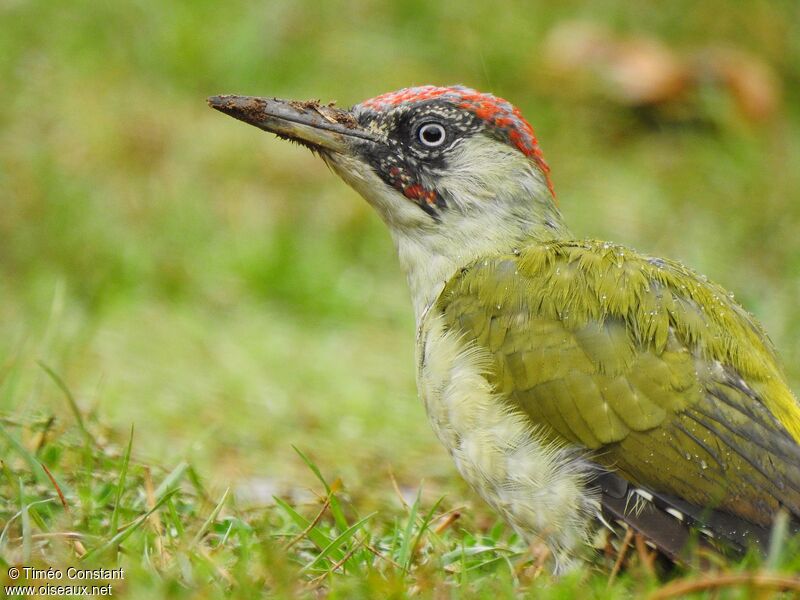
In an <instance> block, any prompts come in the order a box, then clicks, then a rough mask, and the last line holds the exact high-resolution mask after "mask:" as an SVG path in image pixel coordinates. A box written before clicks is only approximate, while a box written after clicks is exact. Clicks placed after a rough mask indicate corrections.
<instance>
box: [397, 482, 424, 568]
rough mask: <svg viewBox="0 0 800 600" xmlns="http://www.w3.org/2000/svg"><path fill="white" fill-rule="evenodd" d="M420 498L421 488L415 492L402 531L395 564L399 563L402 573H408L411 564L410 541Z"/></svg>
mask: <svg viewBox="0 0 800 600" xmlns="http://www.w3.org/2000/svg"><path fill="white" fill-rule="evenodd" d="M421 497H422V486H420V488H419V489H418V490H417V497H416V499H415V500H414V504H412V505H411V508H410V509H409V513H408V521H407V522H406V527H405V530H404V531H403V543H402V544H401V546H400V556H399V557H398V560H397V562H398V563H400V566H401V567H402V568H403V572H404V573H406V572H408V568H409V566H410V564H409V563H410V562H411V549H412V539H413V535H412V533H413V531H414V525H415V524H416V520H417V512H418V511H419V503H420V500H421Z"/></svg>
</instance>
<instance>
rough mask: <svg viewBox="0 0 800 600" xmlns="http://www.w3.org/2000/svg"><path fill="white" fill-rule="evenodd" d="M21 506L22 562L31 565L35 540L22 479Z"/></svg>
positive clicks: (20, 489) (20, 488) (20, 490)
mask: <svg viewBox="0 0 800 600" xmlns="http://www.w3.org/2000/svg"><path fill="white" fill-rule="evenodd" d="M19 505H20V514H21V518H22V562H23V563H25V564H29V563H30V562H31V549H32V548H33V542H32V540H33V538H32V537H31V536H32V532H31V519H30V515H29V514H28V505H27V504H26V503H25V488H24V486H23V484H22V478H21V477H20V479H19Z"/></svg>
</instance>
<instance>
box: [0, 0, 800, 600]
mask: <svg viewBox="0 0 800 600" xmlns="http://www.w3.org/2000/svg"><path fill="white" fill-rule="evenodd" d="M576 18H578V19H586V20H590V21H593V22H597V23H601V24H605V25H608V26H610V27H612V28H613V29H614V30H615V31H618V32H620V33H621V34H642V35H652V36H655V37H658V38H659V39H663V40H665V41H666V42H667V43H668V44H669V45H670V47H672V48H674V49H676V50H677V51H679V52H683V51H685V52H690V51H691V50H692V48H696V47H700V46H703V45H705V44H708V43H711V42H713V43H721V44H727V45H731V46H734V47H736V48H740V49H743V50H747V51H750V52H752V53H754V54H756V55H757V56H759V57H760V58H762V59H763V60H765V61H766V62H767V63H768V64H770V65H771V66H772V67H773V68H774V69H775V72H776V74H777V77H778V79H779V80H780V81H781V83H782V87H783V94H784V98H783V104H782V108H781V109H780V111H779V113H778V115H777V116H776V118H775V119H774V120H773V121H771V122H766V123H760V124H752V123H748V122H745V121H743V120H742V119H741V118H740V116H739V115H737V113H736V111H735V110H734V109H733V108H732V107H731V106H730V102H729V99H727V98H726V97H725V95H724V94H722V93H719V92H718V91H714V90H713V89H712V90H709V91H708V92H707V93H706V94H705V95H704V96H703V98H702V101H701V102H700V103H699V104H698V105H696V106H694V107H693V110H694V111H695V113H694V116H695V117H696V119H695V121H693V122H692V123H688V124H687V123H682V124H681V123H678V124H676V123H671V122H668V121H664V120H658V121H656V122H655V123H653V122H651V121H646V120H643V119H641V118H640V116H638V115H637V114H636V113H635V112H634V111H631V110H629V109H628V108H626V107H623V106H619V105H617V104H615V103H613V102H611V101H609V100H608V99H607V98H603V97H598V96H594V95H591V94H587V93H584V92H582V91H581V90H574V89H570V88H568V87H567V86H563V85H560V84H559V83H558V81H557V80H556V79H555V78H554V76H553V75H552V73H551V72H550V70H549V69H548V65H547V63H546V62H545V60H544V59H543V53H542V52H541V48H542V44H543V38H544V36H545V35H546V33H547V32H548V31H550V29H551V28H552V27H553V26H555V25H556V24H558V23H560V22H562V21H564V20H566V19H576ZM0 22H2V23H3V24H4V25H6V26H5V27H3V35H1V36H0V77H2V79H1V80H2V81H3V89H4V92H5V94H4V107H3V110H2V111H0V206H2V210H0V298H1V299H2V300H0V425H1V426H2V428H1V429H0V460H2V461H3V467H2V469H3V473H2V474H0V531H2V530H4V529H5V534H4V535H3V538H2V544H0V557H2V561H4V564H8V565H10V564H15V563H17V562H20V561H21V560H23V559H24V560H28V559H29V560H30V561H31V564H35V565H40V566H46V565H52V564H53V562H55V563H57V564H60V565H67V564H77V563H78V561H80V560H81V559H80V557H81V556H85V555H86V554H89V553H92V552H93V554H90V555H89V557H88V558H84V559H83V562H82V563H81V564H92V565H96V566H98V567H110V566H113V565H116V564H122V565H124V567H125V569H126V573H127V576H126V579H125V582H124V584H123V585H121V586H119V587H118V588H117V587H115V594H117V595H123V594H125V595H126V596H128V597H136V596H141V597H147V598H153V597H156V598H157V597H173V596H176V597H179V596H184V597H204V596H222V595H224V594H225V593H226V592H231V593H232V591H233V590H235V593H236V595H237V596H241V597H247V596H248V595H251V596H257V595H259V594H261V593H263V592H264V590H270V591H272V593H273V594H274V595H276V596H287V597H289V596H292V595H295V594H299V595H302V594H306V595H314V594H315V593H316V592H315V591H314V590H315V589H322V590H326V591H328V592H329V593H330V594H331V595H336V594H338V595H339V596H341V597H353V596H357V595H359V594H360V595H362V596H375V595H392V594H394V595H396V596H401V597H402V596H406V595H409V594H411V593H412V592H416V593H417V595H420V596H423V597H424V596H431V595H437V594H438V595H447V594H449V593H450V592H451V591H452V590H455V589H457V586H458V585H461V586H463V587H462V589H463V590H464V593H465V594H467V593H468V592H472V593H473V594H474V595H481V594H483V595H487V596H488V595H490V594H491V595H500V596H501V597H504V596H510V595H513V594H514V593H515V590H516V591H517V592H519V591H520V590H535V592H536V594H537V595H541V596H542V597H547V595H549V596H550V597H571V595H572V594H575V593H577V592H578V591H579V592H581V593H582V594H583V595H589V594H594V595H595V596H596V597H626V596H628V597H641V595H643V594H647V593H649V592H651V591H655V590H656V589H657V588H658V587H659V586H660V585H661V584H662V583H663V582H662V581H660V580H657V579H656V578H654V577H653V576H652V575H650V574H649V573H648V572H647V569H646V566H644V565H638V566H637V561H638V555H637V554H636V553H635V552H632V553H631V556H632V561H633V564H631V565H630V567H629V568H627V569H625V570H623V572H622V573H621V574H620V576H619V577H618V578H617V579H616V580H615V582H614V583H613V584H612V586H611V587H610V588H608V587H607V585H608V580H609V576H610V572H611V570H612V568H613V561H611V562H612V564H608V560H607V559H605V558H604V557H600V558H598V559H597V560H596V561H594V562H592V563H591V564H590V566H587V567H586V569H585V570H584V571H582V572H580V573H578V574H577V575H576V576H575V577H573V578H567V579H566V580H559V581H556V580H553V579H552V578H551V577H549V576H548V575H547V574H545V573H542V574H538V575H536V573H535V570H536V569H535V564H532V563H531V561H532V560H535V559H533V558H532V557H531V555H530V554H529V553H527V551H526V549H525V548H523V547H522V546H521V544H520V543H519V542H518V541H517V540H516V539H515V538H514V537H513V536H512V535H511V533H510V532H509V531H507V530H505V529H504V528H503V526H502V525H501V524H498V523H497V520H496V519H495V517H494V515H493V514H492V513H491V511H489V510H488V509H487V508H486V507H485V506H484V505H483V504H482V503H481V502H480V501H478V500H477V499H476V498H475V497H474V496H473V495H472V494H471V492H470V491H469V490H468V489H467V487H466V486H465V484H464V483H463V482H462V481H461V480H460V479H459V478H458V476H457V474H456V472H455V469H454V468H453V466H452V464H451V462H450V459H449V457H448V456H447V455H446V453H445V452H444V450H442V449H441V448H440V447H439V445H438V443H437V442H436V440H435V439H434V438H433V435H432V433H431V432H430V430H429V427H428V425H427V423H426V418H425V415H424V411H423V409H422V407H421V406H420V404H419V402H418V401H417V399H416V392H415V384H414V371H413V336H414V331H413V322H412V316H411V309H410V305H409V302H408V293H407V290H406V289H405V283H404V281H403V278H402V275H401V273H400V272H399V269H398V267H397V264H396V259H395V257H394V251H393V249H392V247H391V243H390V241H389V239H388V235H387V234H386V232H385V230H384V228H383V226H382V224H381V223H380V222H378V220H377V218H376V217H375V216H374V215H373V214H372V213H371V212H370V210H369V208H368V207H367V206H366V205H365V203H363V202H362V201H361V200H360V199H359V198H357V197H356V196H355V194H353V193H352V192H350V191H349V190H348V189H347V188H346V187H345V186H344V185H342V184H341V183H340V182H338V181H336V180H335V178H334V177H333V176H332V175H331V174H330V173H329V172H327V170H326V169H324V168H323V167H322V166H321V165H320V164H319V163H318V161H317V160H315V159H314V157H312V156H311V155H310V154H308V153H307V152H305V151H304V150H303V149H301V148H297V147H293V146H290V145H286V144H284V143H281V142H280V141H278V140H274V139H272V138H271V137H270V136H267V135H264V134H261V133H260V132H258V131H256V130H255V129H253V128H247V127H245V126H244V125H240V124H237V123H235V122H233V121H231V120H230V119H227V118H225V117H224V116H222V115H219V114H217V113H215V112H213V111H211V110H209V109H208V108H207V107H206V105H205V101H204V99H205V97H206V96H208V95H212V94H217V93H226V92H230V93H252V94H262V95H272V94H275V95H279V96H284V97H297V98H309V97H321V98H322V99H323V100H328V99H333V98H335V99H338V100H339V101H340V103H341V104H349V103H353V102H357V101H360V100H362V99H363V98H366V97H369V96H373V95H375V94H377V93H380V92H383V91H387V90H391V89H395V88H398V87H401V86H406V85H411V84H419V83H428V82H435V83H453V82H461V83H465V84H468V85H473V86H475V87H478V88H481V89H486V90H491V91H494V92H496V93H498V94H501V95H503V96H505V97H507V98H509V99H510V100H512V101H513V102H515V103H516V104H518V105H519V106H520V108H521V109H522V110H523V112H524V114H526V115H527V116H528V117H529V119H530V120H531V122H532V123H533V125H534V126H535V128H536V131H537V134H538V136H539V138H540V141H541V143H542V146H543V149H544V151H545V154H546V156H547V158H548V161H549V162H550V164H551V166H552V167H553V175H554V181H555V185H556V188H557V190H558V193H559V199H560V205H561V208H562V210H563V212H564V213H565V217H566V219H567V221H568V222H569V223H570V224H571V226H572V227H573V229H574V231H575V232H576V233H577V235H579V236H581V237H583V236H592V237H598V238H603V239H610V240H614V241H617V242H621V243H625V244H628V245H631V246H634V247H636V248H638V249H640V250H642V251H646V252H649V253H653V254H656V255H663V256H668V257H671V258H677V259H680V260H683V261H685V262H686V263H688V264H689V265H691V266H693V267H695V268H697V269H698V270H700V271H701V272H704V273H706V274H707V275H708V276H709V277H710V278H712V279H714V280H716V281H719V282H720V283H722V284H724V285H725V286H726V287H727V288H728V289H731V290H733V291H735V292H736V294H737V298H738V299H739V300H740V301H741V302H742V303H743V304H744V305H745V306H746V307H747V308H748V309H749V310H751V311H752V312H754V313H755V314H756V315H757V316H758V317H759V319H761V320H762V321H763V322H764V324H765V326H766V328H767V330H768V331H769V332H770V334H771V335H772V337H773V340H774V342H775V344H776V346H777V347H778V349H779V351H780V353H781V355H782V356H783V358H784V362H785V365H786V370H787V373H788V376H789V378H790V380H791V381H792V382H793V384H794V387H795V389H798V385H797V383H798V382H800V319H798V318H797V307H796V298H797V297H798V294H799V293H800V283H799V282H800V279H799V278H798V273H800V245H798V243H797V241H796V232H797V231H798V230H799V229H800V203H798V202H797V198H800V172H798V170H797V169H796V168H794V167H795V166H796V165H797V164H800V101H799V100H800V93H799V92H800V86H799V85H798V84H799V83H800V44H798V42H797V36H795V35H793V32H794V31H796V30H797V27H798V25H800V13H798V10H797V7H796V6H795V4H794V3H792V2H788V1H787V2H775V1H772V0H754V1H753V2H748V3H746V4H742V5H741V6H739V5H736V6H732V5H730V3H726V2H722V1H721V0H709V1H707V2H703V3H701V4H698V3H696V2H689V1H688V0H686V1H683V0H681V1H678V2H671V3H669V5H668V6H664V7H660V9H659V10H658V11H652V10H642V9H641V8H639V4H637V3H633V2H625V1H622V0H615V1H613V2H603V3H597V2H579V1H571V2H563V3H557V6H556V5H555V4H554V3H551V2H532V3H529V2H516V1H510V2H507V3H501V4H500V5H498V4H497V3H481V2H462V3H460V4H459V8H458V10H453V8H452V7H448V6H447V5H446V4H445V3H439V4H437V3H424V2H416V1H413V0H404V1H402V2H392V3H372V2H368V1H361V0H358V1H355V2H343V1H342V2H337V1H334V2H327V3H314V2H310V1H300V2H287V1H279V0H276V1H271V2H268V3H260V2H251V1H249V0H235V1H232V2H228V3H226V4H225V8H224V10H223V8H222V5H221V4H219V3H216V2H211V1H208V0H193V1H191V2H189V1H188V0H186V1H181V0H179V1H176V2H170V3H161V2H155V1H154V0H127V1H123V2H113V3H97V2H89V1H86V0H78V1H76V2H71V3H69V5H67V4H63V3H53V2H44V1H40V0H14V1H9V2H4V3H0ZM132 425H133V429H134V433H133V435H132V436H131V427H132ZM293 446H294V447H296V448H298V449H299V450H300V451H301V452H302V456H305V457H306V459H307V460H305V459H304V458H303V457H302V456H301V455H300V454H298V453H297V452H296V451H295V450H294V449H293ZM129 448H130V451H129V450H128V449H129ZM126 457H127V458H126ZM309 463H310V464H313V465H316V467H317V471H318V472H319V474H321V477H319V476H318V475H317V474H316V473H315V471H314V470H313V469H311V468H309ZM42 465H44V466H46V468H47V470H45V469H44V468H43V467H42ZM48 470H49V473H50V474H51V475H52V477H53V479H54V480H55V484H54V483H53V481H52V480H51V479H50V476H49V475H48ZM337 482H338V483H337ZM422 482H424V484H423V483H422ZM395 483H396V486H395ZM395 487H396V488H397V490H398V491H399V493H397V492H395ZM59 488H60V490H61V492H62V493H63V495H64V500H65V503H66V505H67V507H69V509H68V510H67V509H66V508H64V505H63V504H62V503H61V500H60V499H59V494H58V489H59ZM226 491H227V493H226ZM223 498H224V502H222V500H223ZM275 498H279V499H280V500H281V501H282V502H283V504H280V503H278V502H277V501H276V500H275ZM400 498H402V501H401V500H400ZM417 498H419V499H418V500H417ZM326 501H327V508H326V509H325V510H324V511H323V510H322V508H323V506H325V505H326ZM160 502H163V503H162V504H159V503H160ZM437 503H438V504H437ZM335 506H338V507H339V508H334V507H335ZM154 507H157V508H156V510H155V511H154V512H153V513H152V514H150V516H149V517H147V518H146V519H144V518H143V515H145V514H147V513H148V511H150V510H152V509H153V508H154ZM217 507H219V509H218V510H217ZM453 511H456V512H458V513H459V515H460V517H459V518H458V519H457V520H455V521H454V522H451V523H450V524H449V525H447V526H445V524H446V523H448V522H449V521H448V518H452V517H448V515H452V514H454V513H453ZM337 514H338V516H337ZM16 515H18V516H16ZM318 515H320V516H319V519H318V520H317V516H318ZM364 519H366V520H364ZM315 520H316V522H315ZM311 524H313V527H309V526H310V525H311ZM437 530H438V531H437ZM73 534H74V535H73ZM120 536H124V539H122V538H121V537H120ZM370 548H372V549H373V550H375V551H376V552H377V554H379V555H380V557H379V556H378V555H377V554H376V553H375V552H372V550H370ZM793 548H794V547H793V546H790V545H788V546H787V548H786V550H785V554H786V556H784V553H780V555H779V556H778V557H777V558H775V559H774V561H773V562H772V563H770V564H769V565H767V566H762V565H760V564H758V563H757V562H756V561H755V560H754V559H750V560H749V561H745V562H744V563H742V564H732V565H721V566H720V567H719V572H724V573H742V572H747V573H751V572H762V573H788V572H792V571H795V572H796V571H797V570H798V566H797V564H796V558H792V557H793V556H794V555H796V554H797V552H796V550H793ZM326 550H327V552H325V551H326ZM323 553H325V555H324V556H321V555H322V554H323ZM343 559H345V560H344V562H343V563H342V564H341V565H340V566H338V567H336V568H334V566H335V565H336V564H337V563H338V562H341V561H342V560H343ZM792 561H795V562H794V563H793V562H792ZM714 576H717V575H716V574H715V575H714ZM670 577H672V578H677V581H685V580H689V581H694V580H695V579H696V578H699V577H701V575H700V574H699V573H696V572H694V571H692V570H690V571H688V572H686V573H673V574H672V575H671V576H670ZM668 579H669V578H668ZM738 589H739V590H743V589H748V588H747V587H746V586H744V587H743V586H742V585H739V586H738ZM747 593H748V592H746V591H743V592H739V594H740V597H742V595H746V594H747ZM452 594H453V595H455V594H456V592H455V591H452ZM730 596H731V597H735V593H732V594H730Z"/></svg>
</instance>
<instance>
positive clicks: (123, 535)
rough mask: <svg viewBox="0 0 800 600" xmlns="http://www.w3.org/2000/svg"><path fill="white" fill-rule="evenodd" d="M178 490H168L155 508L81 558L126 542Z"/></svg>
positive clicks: (84, 559) (100, 552)
mask: <svg viewBox="0 0 800 600" xmlns="http://www.w3.org/2000/svg"><path fill="white" fill-rule="evenodd" d="M176 492H177V490H172V491H170V492H167V493H166V494H165V495H164V496H163V497H161V498H160V499H159V500H158V501H157V502H156V503H155V504H154V505H153V508H151V509H150V510H148V511H147V512H146V513H144V514H143V515H142V516H140V517H139V518H138V519H136V520H135V521H134V522H133V523H131V524H130V525H128V527H126V528H125V529H123V530H122V531H120V532H119V533H117V534H116V535H115V536H114V537H112V538H111V539H110V540H108V541H107V542H105V543H104V544H102V545H100V546H98V547H96V548H93V549H92V550H89V552H87V553H86V554H84V555H83V556H82V557H81V560H82V561H86V560H89V559H90V558H91V557H93V556H95V555H97V554H102V553H103V552H105V551H106V550H109V549H110V548H113V547H114V546H117V545H119V544H121V543H122V542H124V541H125V540H126V539H127V538H128V536H130V535H131V534H132V533H133V532H134V531H136V530H137V529H138V528H139V527H141V526H142V524H143V523H145V522H146V521H147V518H148V517H149V516H150V515H152V514H153V513H154V512H156V511H157V510H158V509H159V508H161V505H162V504H164V503H165V502H166V501H167V500H169V499H170V498H171V497H172V496H173V494H175V493H176Z"/></svg>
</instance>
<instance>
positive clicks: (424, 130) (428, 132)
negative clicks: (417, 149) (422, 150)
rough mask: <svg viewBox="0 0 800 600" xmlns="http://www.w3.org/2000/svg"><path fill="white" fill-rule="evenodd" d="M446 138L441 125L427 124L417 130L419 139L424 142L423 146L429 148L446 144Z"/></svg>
mask: <svg viewBox="0 0 800 600" xmlns="http://www.w3.org/2000/svg"><path fill="white" fill-rule="evenodd" d="M445 136H446V133H445V130H444V127H442V126H441V125H439V123H425V124H424V125H422V127H420V128H419V129H418V130H417V137H418V138H419V141H420V142H422V145H423V146H428V148H436V146H441V145H442V144H443V143H444V138H445Z"/></svg>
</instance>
